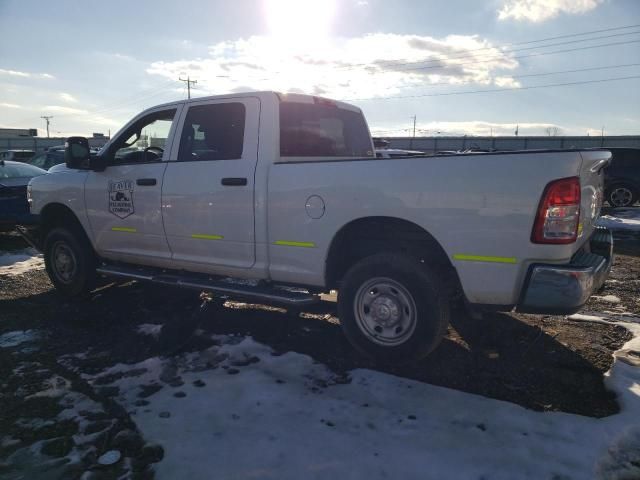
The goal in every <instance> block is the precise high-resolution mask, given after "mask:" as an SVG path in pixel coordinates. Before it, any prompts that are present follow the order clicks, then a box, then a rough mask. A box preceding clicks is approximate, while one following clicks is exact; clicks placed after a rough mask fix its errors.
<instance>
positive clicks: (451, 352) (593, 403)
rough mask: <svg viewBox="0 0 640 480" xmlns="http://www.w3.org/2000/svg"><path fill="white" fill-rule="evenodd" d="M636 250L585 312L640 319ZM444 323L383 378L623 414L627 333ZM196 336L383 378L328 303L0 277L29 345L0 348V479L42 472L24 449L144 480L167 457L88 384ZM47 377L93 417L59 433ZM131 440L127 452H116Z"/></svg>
mask: <svg viewBox="0 0 640 480" xmlns="http://www.w3.org/2000/svg"><path fill="white" fill-rule="evenodd" d="M639 247H640V239H639V238H638V237H637V236H634V235H631V234H626V236H625V235H624V234H623V235H622V236H621V237H620V238H619V239H618V243H617V247H616V250H617V256H616V261H615V265H614V267H613V270H612V273H611V276H610V280H609V281H608V282H607V284H606V289H605V291H604V292H602V293H600V294H598V296H596V297H594V298H592V299H591V300H590V301H589V303H588V304H587V305H586V306H585V308H584V312H605V313H606V312H610V313H611V314H616V315H619V314H634V315H640V296H639V292H640V248H639ZM19 248H24V245H23V244H22V243H21V240H20V239H18V238H17V237H13V236H6V235H5V236H2V237H0V250H14V249H19ZM612 296H613V297H612ZM614 297H615V298H617V299H619V301H617V300H616V299H615V298H614ZM452 319H453V320H452V325H451V327H450V328H449V332H448V335H447V337H446V338H445V340H444V341H443V342H442V344H441V345H440V346H439V347H438V348H437V350H436V351H435V352H434V353H433V354H432V355H431V356H430V357H429V358H427V359H425V360H424V361H422V362H420V363H418V364H415V365H411V366H405V367H393V368H384V369H382V370H384V371H386V372H388V373H392V374H394V375H398V376H401V377H406V378H411V379H415V380H419V381H422V382H427V383H431V384H435V385H440V386H444V387H448V388H453V389H458V390H461V391H465V392H470V393H475V394H478V395H484V396H487V397H491V398H495V399H500V400H506V401H509V402H513V403H516V404H519V405H522V406H524V407H526V408H530V409H534V410H543V411H563V412H569V413H575V414H580V415H586V416H592V417H604V416H608V415H612V414H615V413H616V412H617V411H618V410H619V406H618V404H617V402H616V398H615V395H614V394H613V393H612V392H610V391H609V390H607V389H606V387H605V385H604V382H603V374H604V373H605V372H606V371H607V370H608V369H609V368H610V367H611V364H612V361H613V357H612V353H613V351H615V350H616V349H618V348H620V347H621V346H622V345H623V343H624V342H626V341H627V340H628V339H629V338H630V334H629V333H628V332H627V331H626V330H625V329H624V328H622V327H619V326H616V325H606V324H601V323H586V322H579V321H574V320H571V319H568V318H566V317H560V316H547V315H522V314H513V313H509V314H507V313H496V314H489V315H486V317H485V318H484V319H483V320H473V319H471V318H470V317H469V316H468V315H467V314H466V313H465V312H464V310H462V309H461V308H456V309H455V311H454V312H453V315H452ZM148 323H162V324H164V328H163V331H162V333H161V334H160V336H159V337H158V338H154V337H153V336H150V335H140V334H139V333H137V329H138V326H139V325H141V324H148ZM196 328H199V329H202V330H204V331H205V332H210V333H218V334H238V335H252V336H253V337H254V338H255V339H256V340H257V341H259V342H262V343H264V344H267V345H269V346H270V347H272V348H273V349H274V350H275V351H276V352H282V353H284V352H287V351H295V352H300V353H304V354H307V355H310V356H311V357H312V358H314V359H315V360H317V361H318V362H321V363H323V364H326V365H327V366H329V367H330V368H331V369H332V370H333V371H334V372H335V373H336V378H344V379H345V381H348V371H349V370H352V369H354V368H371V369H381V368H380V367H377V366H376V365H374V364H372V363H371V362H369V361H367V360H366V359H363V358H362V357H360V356H359V355H358V354H357V353H355V352H354V351H353V349H352V348H351V346H350V345H349V344H348V343H347V341H346V339H345V338H344V337H343V335H342V333H341V331H340V327H339V321H338V319H337V318H336V309H335V304H334V303H331V302H323V303H322V304H321V305H319V306H316V307H313V309H311V310H310V311H307V312H303V313H302V314H300V316H297V317H296V316H293V315H290V314H288V313H287V312H286V311H285V310H282V309H276V308H270V307H265V306H258V305H247V304H243V303H236V302H228V301H227V302H225V301H224V299H210V298H205V297H203V296H201V295H199V294H198V293H196V292H193V291H185V290H177V289H171V288H164V287H158V286H151V285H145V284H140V283H136V282H125V283H115V284H107V285H106V286H104V287H103V288H101V289H99V290H98V291H96V292H95V293H94V294H93V295H91V296H90V297H89V298H87V299H85V300H82V301H73V302H69V301H65V300H63V299H62V298H60V297H59V296H58V295H57V294H56V293H55V291H53V289H52V286H51V284H50V282H49V280H48V278H47V276H46V274H45V272H44V271H43V270H39V271H30V272H27V273H25V274H23V275H19V276H0V335H2V334H3V333H6V332H12V331H16V330H20V331H32V332H34V333H35V337H34V339H33V341H32V342H30V343H27V344H26V345H27V346H26V347H25V344H20V345H16V346H9V347H5V348H0V441H2V443H0V477H2V476H3V475H6V477H7V478H22V477H20V476H19V475H23V474H24V473H25V471H29V472H31V473H32V478H39V477H38V475H39V473H38V472H40V474H41V473H42V471H44V470H42V471H41V470H38V468H40V467H37V466H36V467H34V466H33V465H32V464H29V462H26V461H25V462H26V463H25V464H24V465H22V466H21V464H20V462H19V461H17V460H16V459H15V455H14V456H11V455H12V454H13V453H14V452H16V451H18V450H19V449H20V448H22V447H25V446H28V445H31V446H33V448H36V449H39V451H40V452H42V453H44V454H46V456H47V457H46V458H50V463H49V464H48V465H47V466H46V471H47V472H48V473H47V475H51V476H50V477H48V478H58V477H56V476H55V474H53V473H55V472H64V473H63V474H62V473H61V474H60V475H62V476H63V477H64V478H74V477H76V478H80V476H81V475H83V472H84V477H83V478H117V477H118V476H119V475H121V474H122V473H123V472H125V471H130V472H134V478H151V477H152V476H153V469H152V468H151V465H152V464H153V463H154V462H157V461H159V460H160V459H161V458H162V447H161V446H158V445H149V444H144V441H143V439H142V438H141V437H140V435H139V433H138V432H137V429H136V426H135V423H134V422H133V421H132V420H131V418H130V416H129V413H128V412H126V411H124V409H123V408H122V407H120V406H119V405H118V403H117V402H116V401H115V400H114V393H113V392H111V391H109V389H108V388H102V387H101V386H100V385H99V384H95V382H94V383H93V384H90V383H89V382H87V380H86V378H87V376H88V375H95V374H97V373H99V372H100V371H102V370H104V369H105V368H107V367H109V366H111V365H114V364H116V363H118V362H122V363H136V362H140V361H142V360H144V359H146V358H149V357H152V356H156V355H175V354H177V353H178V352H184V351H193V350H200V349H204V348H207V347H208V346H210V345H211V340H209V339H208V338H209V337H208V336H206V335H192V332H193V331H194V329H196ZM51 378H58V379H63V380H60V381H61V382H66V383H67V384H66V386H65V389H66V391H67V392H73V395H76V396H81V397H82V398H83V399H84V400H83V401H86V403H87V404H88V405H89V404H90V405H92V408H91V409H88V410H87V411H85V412H80V417H79V418H70V419H68V420H65V421H60V418H61V416H60V415H61V412H63V411H64V408H65V405H64V401H63V400H64V398H65V397H64V395H62V396H58V397H56V396H55V395H48V394H47V395H42V394H38V392H41V391H42V390H43V388H48V389H49V390H51V387H52V386H51ZM54 387H55V386H54ZM61 388H62V387H61ZM313 388H318V389H321V388H323V385H315V386H314V387H313ZM149 394H153V392H149ZM61 398H62V399H63V400H61ZM141 404H144V398H143V397H141ZM52 419H55V420H53V421H52ZM122 432H125V434H123V433H122ZM127 432H128V433H127ZM127 435H129V440H130V441H129V442H128V443H127V442H126V441H125V442H124V446H123V440H122V439H123V437H127ZM132 439H133V440H132ZM125 440H126V438H125ZM112 448H117V449H119V451H121V452H122V453H123V455H126V456H127V459H128V461H127V462H126V463H123V462H120V463H119V464H118V466H117V467H112V468H110V469H106V470H105V469H103V468H102V467H99V466H98V465H97V459H98V457H99V456H100V455H101V454H102V453H104V452H106V451H108V450H110V449H112ZM72 450H73V451H77V452H78V455H79V456H80V457H81V461H80V462H78V463H77V464H75V465H73V466H72V467H68V468H67V467H66V462H68V460H67V459H66V458H65V457H67V455H69V452H71V451H72ZM9 458H11V461H8V460H7V459H9ZM56 462H58V463H56ZM27 464H28V465H29V466H25V465H27ZM32 468H35V470H33V471H31V470H29V469H32ZM43 468H44V467H43ZM65 468H67V469H66V470H65ZM52 472H53V473H52ZM24 478H27V477H24ZM60 478H62V477H60Z"/></svg>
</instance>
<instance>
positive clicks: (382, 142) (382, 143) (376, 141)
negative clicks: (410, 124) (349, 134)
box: [371, 137, 391, 148]
mask: <svg viewBox="0 0 640 480" xmlns="http://www.w3.org/2000/svg"><path fill="white" fill-rule="evenodd" d="M371 140H373V146H374V147H375V148H389V145H391V142H390V141H389V140H386V139H384V138H380V137H372V138H371Z"/></svg>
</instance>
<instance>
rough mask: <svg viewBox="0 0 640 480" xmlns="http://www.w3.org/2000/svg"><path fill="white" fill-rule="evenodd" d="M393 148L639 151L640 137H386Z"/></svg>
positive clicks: (425, 150) (430, 150)
mask: <svg viewBox="0 0 640 480" xmlns="http://www.w3.org/2000/svg"><path fill="white" fill-rule="evenodd" d="M384 138H385V139H386V140H389V141H390V142H391V144H390V147H391V148H404V149H412V150H421V151H423V152H427V153H434V152H442V151H452V150H453V151H460V150H470V149H471V150H488V151H492V150H535V149H540V148H543V149H553V150H562V149H566V148H599V147H626V148H640V135H625V136H604V137H587V136H584V137H564V136H563V137H560V136H558V137H416V138H411V137H384Z"/></svg>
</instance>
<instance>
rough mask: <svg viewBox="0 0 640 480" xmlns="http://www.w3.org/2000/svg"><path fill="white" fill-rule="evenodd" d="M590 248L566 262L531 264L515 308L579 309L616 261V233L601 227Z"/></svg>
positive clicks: (526, 310) (567, 311)
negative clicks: (614, 241) (614, 242)
mask: <svg viewBox="0 0 640 480" xmlns="http://www.w3.org/2000/svg"><path fill="white" fill-rule="evenodd" d="M589 247H590V248H589V249H588V251H585V250H582V251H580V252H578V253H576V255H574V257H573V258H572V259H571V262H570V263H569V264H567V265H540V264H537V265H532V266H530V267H529V272H528V274H527V281H526V282H525V287H524V289H523V294H522V297H521V301H520V302H519V303H518V306H517V307H516V310H517V311H518V312H524V313H549V314H555V315H569V314H571V313H575V312H576V311H578V310H579V309H580V308H581V307H582V306H583V305H584V304H585V303H586V302H587V300H588V299H589V297H590V296H591V294H592V293H593V292H595V291H597V290H598V289H599V288H600V287H602V285H603V284H604V282H605V280H606V279H607V277H608V276H609V272H610V271H611V264H612V263H613V236H612V235H611V231H610V230H609V229H606V228H598V229H597V230H596V232H595V233H594V234H593V236H592V237H591V240H590V242H589Z"/></svg>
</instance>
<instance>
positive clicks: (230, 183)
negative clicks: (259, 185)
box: [220, 177, 247, 187]
mask: <svg viewBox="0 0 640 480" xmlns="http://www.w3.org/2000/svg"><path fill="white" fill-rule="evenodd" d="M220 183H222V185H224V186H226V187H242V186H244V185H246V184H247V179H246V178H244V177H228V178H223V179H222V181H221V182H220Z"/></svg>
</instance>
